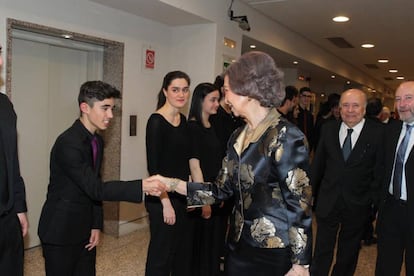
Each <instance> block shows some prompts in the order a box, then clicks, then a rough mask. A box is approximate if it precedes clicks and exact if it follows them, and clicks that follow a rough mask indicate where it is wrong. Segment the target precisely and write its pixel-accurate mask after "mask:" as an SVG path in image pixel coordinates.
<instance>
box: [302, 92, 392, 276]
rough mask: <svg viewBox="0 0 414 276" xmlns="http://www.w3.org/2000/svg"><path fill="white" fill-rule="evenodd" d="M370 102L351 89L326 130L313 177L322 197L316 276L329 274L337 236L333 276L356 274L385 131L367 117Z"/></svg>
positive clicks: (376, 190)
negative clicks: (335, 119) (337, 114)
mask: <svg viewBox="0 0 414 276" xmlns="http://www.w3.org/2000/svg"><path fill="white" fill-rule="evenodd" d="M366 104H367V99H366V95H365V93H364V92H362V91H361V90H358V89H350V90H347V91H345V92H344V93H343V94H342V96H341V99H340V103H339V106H340V114H341V118H342V122H338V121H330V122H327V123H326V124H324V125H323V126H322V132H321V137H320V142H319V145H318V147H317V149H316V153H315V157H314V159H313V162H312V165H311V178H310V180H311V184H312V190H313V193H314V194H318V198H317V204H316V210H315V212H316V221H317V234H316V243H315V250H314V256H313V262H312V265H311V275H313V276H320V275H323V276H325V275H329V271H330V268H331V263H332V259H333V253H334V249H335V244H336V240H337V236H338V245H337V253H336V263H335V265H334V267H333V271H332V275H353V274H354V272H355V268H356V265H357V261H358V253H359V248H360V243H361V237H362V234H363V231H364V224H365V222H366V220H367V219H368V216H369V212H370V206H371V204H372V203H373V202H375V201H377V197H378V193H379V187H380V181H381V176H382V174H381V172H382V171H383V170H382V160H383V156H382V151H383V146H384V145H383V142H382V141H383V140H382V138H383V128H382V127H381V126H380V125H379V124H376V123H374V122H372V121H370V120H366V119H364V115H365V107H366ZM339 229H340V230H339ZM338 230H339V233H338Z"/></svg>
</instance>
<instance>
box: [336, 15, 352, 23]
mask: <svg viewBox="0 0 414 276" xmlns="http://www.w3.org/2000/svg"><path fill="white" fill-rule="evenodd" d="M332 20H333V21H335V22H339V23H342V22H347V21H349V17H347V16H343V15H340V16H335V17H334V18H332Z"/></svg>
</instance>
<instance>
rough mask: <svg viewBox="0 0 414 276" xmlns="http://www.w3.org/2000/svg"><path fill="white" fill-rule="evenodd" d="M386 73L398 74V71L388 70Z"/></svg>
mask: <svg viewBox="0 0 414 276" xmlns="http://www.w3.org/2000/svg"><path fill="white" fill-rule="evenodd" d="M388 72H390V73H398V70H397V69H390V70H388Z"/></svg>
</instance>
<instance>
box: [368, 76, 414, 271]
mask: <svg viewBox="0 0 414 276" xmlns="http://www.w3.org/2000/svg"><path fill="white" fill-rule="evenodd" d="M395 107H396V109H397V110H398V114H399V116H400V120H401V121H400V120H398V121H397V120H394V121H392V122H390V123H389V124H388V125H387V136H386V137H385V145H384V148H385V158H384V160H385V177H384V181H383V190H382V192H383V193H382V200H381V201H380V205H379V210H378V220H377V237H378V257H377V266H376V271H375V275H377V276H382V275H384V276H397V275H400V271H401V266H402V263H403V260H404V259H405V271H406V275H414V263H413V260H414V220H413V217H414V169H413V167H414V150H413V144H414V133H412V132H413V131H412V129H413V128H414V127H413V125H414V81H407V82H403V83H402V84H401V85H400V86H399V87H398V88H397V90H396V93H395Z"/></svg>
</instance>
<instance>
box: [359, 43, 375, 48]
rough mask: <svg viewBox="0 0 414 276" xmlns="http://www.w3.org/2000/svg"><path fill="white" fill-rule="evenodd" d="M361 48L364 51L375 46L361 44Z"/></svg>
mask: <svg viewBox="0 0 414 276" xmlns="http://www.w3.org/2000/svg"><path fill="white" fill-rule="evenodd" d="M361 47H362V48H365V49H370V48H374V47H375V45H374V44H371V43H365V44H362V45H361Z"/></svg>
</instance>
